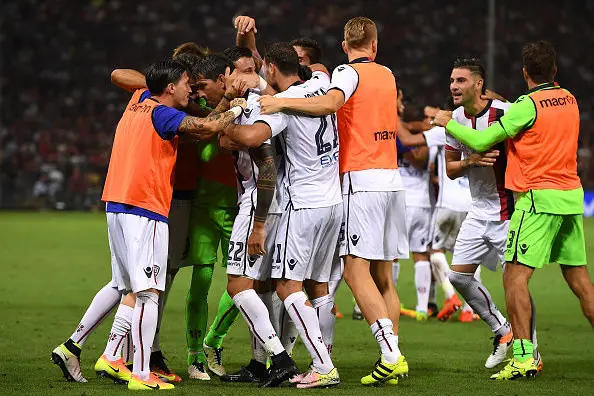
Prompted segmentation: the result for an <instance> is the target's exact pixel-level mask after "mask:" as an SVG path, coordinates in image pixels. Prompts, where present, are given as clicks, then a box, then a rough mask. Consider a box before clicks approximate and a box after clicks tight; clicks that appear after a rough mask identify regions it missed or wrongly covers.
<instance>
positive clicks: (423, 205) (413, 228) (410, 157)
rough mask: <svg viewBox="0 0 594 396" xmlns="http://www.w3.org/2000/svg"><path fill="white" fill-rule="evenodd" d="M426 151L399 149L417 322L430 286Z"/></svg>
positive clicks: (400, 96)
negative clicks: (412, 263) (412, 265)
mask: <svg viewBox="0 0 594 396" xmlns="http://www.w3.org/2000/svg"><path fill="white" fill-rule="evenodd" d="M403 96H404V95H403V92H402V90H401V89H398V102H397V105H398V115H399V116H400V117H402V114H403V112H404V108H405V107H404V100H403ZM428 160H429V150H428V149H427V147H420V148H416V149H414V150H412V151H408V152H403V150H399V151H398V168H399V169H400V175H401V176H402V182H403V184H404V189H405V192H406V229H407V233H408V243H409V247H410V251H411V253H412V256H413V261H414V270H415V287H416V290H417V306H416V308H415V311H416V312H415V317H416V319H417V320H418V321H426V320H427V319H428V317H429V316H428V314H427V311H428V304H429V289H430V288H431V264H430V263H429V244H430V238H429V232H430V229H431V214H432V212H433V204H434V198H433V194H432V191H430V187H429V176H430V175H429V168H428ZM399 270H400V263H398V262H394V264H393V278H394V282H397V280H398V275H399V272H400V271H399Z"/></svg>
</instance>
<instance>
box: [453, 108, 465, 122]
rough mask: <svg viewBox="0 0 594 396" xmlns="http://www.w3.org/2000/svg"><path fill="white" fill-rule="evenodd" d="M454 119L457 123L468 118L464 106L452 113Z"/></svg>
mask: <svg viewBox="0 0 594 396" xmlns="http://www.w3.org/2000/svg"><path fill="white" fill-rule="evenodd" d="M452 118H453V119H454V120H456V121H458V120H460V119H462V118H466V116H465V115H464V106H459V107H457V108H456V109H455V110H454V111H452Z"/></svg>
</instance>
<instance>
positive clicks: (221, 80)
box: [217, 74, 227, 89]
mask: <svg viewBox="0 0 594 396" xmlns="http://www.w3.org/2000/svg"><path fill="white" fill-rule="evenodd" d="M217 85H218V86H219V87H220V88H222V89H226V88H227V87H225V76H224V75H222V74H219V76H218V77H217Z"/></svg>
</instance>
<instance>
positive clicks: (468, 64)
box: [453, 58, 487, 94]
mask: <svg viewBox="0 0 594 396" xmlns="http://www.w3.org/2000/svg"><path fill="white" fill-rule="evenodd" d="M453 68H454V69H467V70H470V72H471V73H472V74H476V75H478V76H479V77H480V78H482V79H483V89H482V92H481V93H482V94H484V93H485V92H486V89H487V73H486V72H485V68H484V67H483V64H482V62H481V60H480V59H478V58H458V59H456V60H455V61H454V67H453Z"/></svg>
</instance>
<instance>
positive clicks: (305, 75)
mask: <svg viewBox="0 0 594 396" xmlns="http://www.w3.org/2000/svg"><path fill="white" fill-rule="evenodd" d="M297 74H298V75H299V78H300V79H301V80H303V81H307V80H309V79H310V78H311V76H312V74H313V72H312V71H311V69H310V68H309V67H307V66H302V65H299V70H298V71H297Z"/></svg>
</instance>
